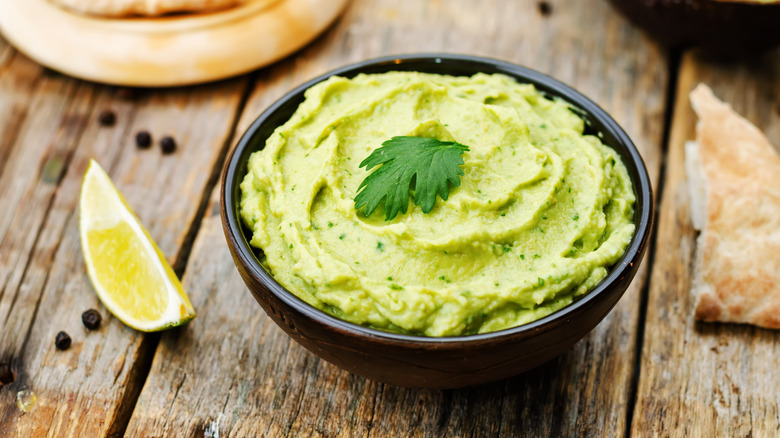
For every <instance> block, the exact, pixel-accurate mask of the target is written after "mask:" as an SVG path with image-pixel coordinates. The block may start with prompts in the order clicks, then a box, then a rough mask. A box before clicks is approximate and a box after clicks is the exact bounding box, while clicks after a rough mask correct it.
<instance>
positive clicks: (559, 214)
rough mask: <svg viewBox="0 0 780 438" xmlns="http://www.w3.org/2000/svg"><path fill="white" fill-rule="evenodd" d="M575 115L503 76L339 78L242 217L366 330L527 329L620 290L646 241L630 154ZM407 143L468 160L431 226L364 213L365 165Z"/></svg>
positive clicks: (279, 268)
mask: <svg viewBox="0 0 780 438" xmlns="http://www.w3.org/2000/svg"><path fill="white" fill-rule="evenodd" d="M583 129H584V122H583V120H582V119H580V118H579V117H577V116H576V115H575V114H574V113H573V112H572V111H571V110H570V109H569V107H568V106H567V104H566V103H565V102H563V101H559V100H550V99H547V98H545V97H544V96H543V95H542V94H540V93H539V92H537V91H536V89H535V88H534V87H533V86H532V85H527V84H519V83H517V82H516V81H515V80H513V79H512V78H510V77H507V76H503V75H498V74H496V75H486V74H477V75H475V76H473V77H470V78H469V77H452V76H441V75H434V74H422V73H411V72H390V73H385V74H376V75H360V76H357V77H355V78H353V79H345V78H342V77H331V78H330V79H328V80H326V81H324V82H321V83H319V84H317V85H315V86H313V87H312V88H310V89H309V90H307V91H306V100H305V101H304V102H303V103H302V104H301V105H300V107H299V108H298V110H297V111H296V112H295V114H294V115H293V116H292V118H291V119H290V120H289V121H288V122H287V123H285V124H284V125H282V126H280V127H279V128H277V129H276V131H274V133H273V134H272V135H271V137H270V138H269V139H268V141H267V142H266V145H265V148H264V149H263V150H261V151H259V152H255V153H254V154H252V156H251V158H250V160H249V169H248V173H247V175H246V177H245V178H244V180H243V182H242V183H241V190H242V197H241V216H242V218H243V220H244V223H245V224H246V225H247V226H248V227H249V228H250V229H251V230H252V231H253V236H252V240H251V244H252V245H253V246H256V247H258V248H261V249H262V250H263V253H264V257H265V258H264V260H263V263H264V264H265V266H266V267H267V268H268V269H269V270H270V272H271V273H272V275H273V276H274V278H276V280H277V281H279V283H281V284H282V285H283V286H284V287H285V288H287V289H288V290H290V291H291V292H292V293H294V294H296V295H297V296H299V297H300V298H301V299H303V300H304V301H306V302H307V303H309V304H311V305H312V306H315V307H317V308H319V309H322V310H324V311H326V312H328V313H330V314H332V315H335V316H336V317H338V318H341V319H344V320H346V321H350V322H353V323H356V324H362V325H365V326H369V327H373V328H377V329H381V330H386V331H391V332H398V333H410V334H418V335H426V336H457V335H466V334H473V333H484V332H490V331H495V330H501V329H505V328H509V327H514V326H517V325H521V324H525V323H528V322H531V321H534V320H536V319H539V318H541V317H544V316H546V315H548V314H550V313H552V312H554V311H556V310H558V309H561V308H562V307H564V306H566V305H568V304H570V303H571V302H572V301H573V300H574V299H575V298H576V297H577V296H579V295H582V294H584V293H586V292H587V291H588V290H589V289H591V288H593V287H594V286H595V285H596V284H597V283H598V282H599V281H600V280H601V279H603V278H604V277H605V276H606V275H607V269H608V267H609V266H610V265H613V264H614V263H616V262H617V260H618V259H619V258H620V257H621V256H622V255H623V252H624V251H625V248H626V247H627V246H628V243H629V241H630V239H631V236H632V235H633V232H634V224H633V221H632V217H633V214H634V211H633V204H634V194H633V191H632V188H631V181H630V180H629V177H628V173H627V171H626V168H625V166H624V165H623V163H622V162H621V160H620V157H619V156H618V155H617V153H616V152H615V151H614V150H612V149H611V148H609V147H607V146H605V145H604V144H603V143H602V142H601V141H600V140H599V139H598V138H597V137H594V136H590V135H583ZM394 136H420V137H429V138H437V139H439V140H443V141H451V140H454V141H457V142H459V143H462V144H465V145H468V146H469V147H470V151H468V152H465V153H464V154H463V156H462V157H463V159H464V161H465V164H464V165H463V166H462V169H463V171H464V172H465V175H464V176H462V177H461V185H460V187H451V188H450V196H449V199H448V200H447V201H442V200H441V199H438V200H437V202H436V205H435V207H434V208H433V211H431V212H430V213H429V214H424V213H423V212H422V211H420V208H419V207H417V206H415V205H414V202H413V201H412V202H410V205H409V212H408V213H406V214H400V215H398V216H397V217H396V218H395V219H393V220H391V221H385V215H384V211H382V208H381V207H380V208H378V209H377V211H375V212H374V213H373V214H372V215H371V216H370V217H366V216H365V215H364V214H363V211H362V210H360V211H356V210H355V203H354V197H355V195H356V193H357V190H358V186H359V185H360V183H361V182H362V181H363V179H365V177H366V176H368V174H369V173H370V172H368V171H366V169H364V168H359V167H358V165H359V164H360V162H361V161H362V160H363V159H364V158H366V157H367V156H368V155H369V154H370V153H371V151H372V150H374V149H376V148H378V147H380V146H381V144H382V142H383V141H385V140H388V139H390V138H391V137H394Z"/></svg>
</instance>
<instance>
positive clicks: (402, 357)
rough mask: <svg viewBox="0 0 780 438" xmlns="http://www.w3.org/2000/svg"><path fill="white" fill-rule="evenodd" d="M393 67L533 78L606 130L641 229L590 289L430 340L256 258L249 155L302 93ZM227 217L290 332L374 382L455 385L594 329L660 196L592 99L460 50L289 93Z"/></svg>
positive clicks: (269, 306)
mask: <svg viewBox="0 0 780 438" xmlns="http://www.w3.org/2000/svg"><path fill="white" fill-rule="evenodd" d="M393 70H405V71H419V72H429V73H439V74H448V75H464V76H470V75H473V74H475V73H478V72H485V73H503V74H505V75H509V76H512V77H514V78H516V79H517V80H518V81H519V82H525V83H532V84H534V85H535V86H536V87H537V88H538V89H539V90H540V91H542V92H544V93H546V94H547V95H549V96H554V97H560V98H562V99H564V100H566V101H568V102H570V103H571V104H573V105H574V106H575V107H577V108H579V109H580V110H581V115H582V117H583V118H584V119H585V120H586V122H587V125H588V126H589V128H588V130H589V132H591V133H601V134H602V139H603V141H604V142H605V143H606V144H607V145H609V146H611V147H612V148H614V149H615V150H616V151H617V152H618V153H619V154H620V156H621V157H622V158H623V161H624V162H625V164H626V167H627V168H628V173H629V175H630V177H631V181H632V183H633V186H634V191H635V193H636V205H635V214H634V221H635V223H636V232H635V235H634V237H633V238H632V240H631V243H630V245H629V247H628V249H627V250H626V253H625V255H624V256H623V258H621V259H620V261H619V262H618V263H617V264H616V265H615V266H614V267H612V270H611V272H610V273H609V275H608V276H607V277H606V278H605V279H604V280H603V281H602V282H601V283H600V284H598V285H597V286H596V287H595V288H594V289H593V290H591V291H590V292H589V293H587V294H585V295H584V296H582V297H581V298H580V299H579V300H577V301H575V302H574V303H572V304H571V305H569V306H568V307H565V308H563V309H561V310H559V311H557V312H555V313H553V314H551V315H549V316H547V317H545V318H542V319H540V320H538V321H534V322H532V323H529V324H526V325H522V326H519V327H514V328H511V329H507V330H502V331H498V332H492V333H485V334H478V335H470V336H460V337H445V338H431V337H424V336H410V335H401V334H395V333H387V332H383V331H379V330H374V329H370V328H366V327H362V326H359V325H355V324H351V323H348V322H345V321H343V320H340V319H338V318H335V317H333V316H331V315H329V314H327V313H325V312H322V311H320V310H318V309H316V308H314V307H312V306H310V305H308V304H306V303H305V302H303V301H302V300H300V299H299V298H298V297H296V296H295V295H293V294H292V293H291V292H289V291H287V290H286V289H285V288H284V287H282V286H281V285H280V284H279V283H278V282H277V281H276V280H274V278H273V277H272V276H271V274H270V273H269V272H268V271H266V270H265V269H264V268H263V267H262V266H261V264H260V263H259V261H258V259H259V255H260V252H259V250H257V249H255V248H253V247H251V246H249V243H248V242H249V240H250V237H251V231H249V230H248V229H246V228H245V227H244V226H243V225H242V223H241V221H240V216H239V213H238V209H239V207H238V205H239V199H240V190H239V184H240V182H241V180H242V179H243V177H244V175H245V174H246V172H247V161H248V159H249V155H250V154H251V153H252V152H254V151H257V150H259V149H262V148H263V146H264V145H265V141H266V139H267V138H268V137H269V136H270V135H271V133H272V132H273V130H274V129H275V128H276V127H277V126H279V125H281V124H283V123H284V122H286V121H287V120H288V119H289V118H290V116H291V115H292V114H293V112H294V111H295V110H296V108H297V107H298V105H299V104H300V103H301V102H302V101H303V93H304V91H305V90H306V89H308V88H309V87H311V86H312V85H314V84H316V83H318V82H321V81H323V80H325V79H326V78H328V77H329V76H332V75H340V76H346V77H352V76H355V75H357V74H358V73H381V72H387V71H393ZM221 191H222V199H221V210H222V223H223V227H224V231H225V236H226V238H227V242H228V245H229V246H230V252H231V254H232V255H233V259H234V260H235V263H236V267H237V268H238V271H239V273H240V274H241V277H242V278H243V279H244V282H246V285H247V286H248V287H249V290H250V291H251V292H252V295H254V297H255V299H256V300H257V302H258V303H260V305H261V306H262V307H263V309H264V310H265V312H266V313H267V314H268V315H269V316H270V317H271V319H273V320H274V322H276V324H278V325H279V327H281V328H282V329H283V330H284V331H285V332H287V334H288V335H290V336H291V337H292V338H293V339H295V340H296V341H297V342H299V343H300V344H301V345H303V346H304V347H306V348H307V349H309V350H310V351H312V352H313V353H314V354H316V355H318V356H320V357H321V358H323V359H325V360H327V361H329V362H332V363H334V364H336V365H338V366H340V367H342V368H344V369H346V370H348V371H351V372H353V373H356V374H360V375H363V376H366V377H368V378H371V379H375V380H379V381H383V382H388V383H392V384H396V385H402V386H413V387H429V388H456V387H463V386H469V385H475V384H479V383H485V382H489V381H493V380H498V379H502V378H506V377H509V376H513V375H516V374H519V373H522V372H524V371H527V370H529V369H531V368H534V367H536V366H538V365H540V364H542V363H544V362H546V361H548V360H550V359H552V358H553V357H555V356H557V355H559V354H561V353H562V352H564V351H566V350H567V349H568V348H569V347H571V346H572V344H574V343H575V342H577V341H578V340H580V339H581V338H582V337H583V336H585V335H586V334H587V333H588V332H590V331H591V330H592V329H593V328H594V327H595V326H596V325H597V324H598V323H599V322H600V321H601V320H602V319H603V318H604V317H605V316H606V315H607V313H608V312H609V311H610V310H611V309H612V307H614V306H615V303H617V301H618V299H619V298H620V297H621V296H622V295H623V293H624V292H625V291H626V288H628V285H629V283H630V282H631V280H632V278H633V277H634V274H636V272H637V270H638V269H639V262H640V261H641V259H642V255H643V254H644V252H645V249H646V247H647V242H648V238H649V236H650V229H651V226H652V220H653V197H652V192H651V188H650V181H649V179H648V176H647V170H646V169H645V166H644V163H643V162H642V158H641V157H640V156H639V153H638V152H637V150H636V147H634V145H633V143H631V140H630V139H629V138H628V136H627V135H626V133H625V132H623V130H622V129H621V128H620V126H618V124H617V123H615V121H614V120H612V118H611V117H610V116H609V115H608V114H607V113H605V112H604V111H603V110H602V109H601V108H599V107H598V106H597V105H596V104H594V103H593V102H591V101H590V100H589V99H588V98H586V97H585V96H583V95H581V94H580V93H578V92H577V91H574V90H573V89H571V88H569V87H568V86H566V85H564V84H562V83H560V82H558V81H556V80H555V79H552V78H550V77H547V76H545V75H542V74H540V73H538V72H535V71H533V70H529V69H527V68H524V67H520V66H517V65H514V64H509V63H506V62H501V61H495V60H492V59H485V58H477V57H473V56H460V55H443V54H442V55H409V56H398V57H386V58H379V59H374V60H369V61H365V62H360V63H358V64H354V65H349V66H346V67H343V68H339V69H337V70H334V71H332V72H330V73H327V74H325V75H322V76H320V77H318V78H315V79H313V80H311V81H309V82H307V83H305V84H303V85H301V86H300V87H298V88H296V89H294V90H293V91H291V92H289V93H287V94H286V95H285V96H284V97H282V98H281V99H279V100H278V101H277V102H276V103H274V104H273V105H271V107H270V108H268V109H267V110H266V111H265V112H263V113H262V114H261V115H260V117H258V118H257V120H255V122H254V123H253V124H252V126H250V127H249V129H248V130H247V132H246V133H245V134H244V135H243V137H241V140H240V141H239V142H238V146H237V147H236V148H235V149H234V150H233V152H232V153H231V154H230V156H229V158H228V160H227V162H226V164H225V169H224V172H223V174H222V190H221Z"/></svg>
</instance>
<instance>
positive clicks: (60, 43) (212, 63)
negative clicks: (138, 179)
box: [0, 0, 348, 87]
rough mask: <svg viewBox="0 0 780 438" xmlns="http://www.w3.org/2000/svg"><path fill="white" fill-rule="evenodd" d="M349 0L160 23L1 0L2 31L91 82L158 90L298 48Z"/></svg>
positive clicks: (288, 2) (240, 69)
mask: <svg viewBox="0 0 780 438" xmlns="http://www.w3.org/2000/svg"><path fill="white" fill-rule="evenodd" d="M347 1H348V0H247V1H246V2H245V3H243V4H241V5H240V6H236V7H233V8H230V9H225V10H222V11H216V12H210V13H201V14H181V15H172V16H164V17H160V18H119V19H117V18H102V17H94V16H86V15H80V14H77V13H74V12H71V11H68V10H67V9H64V8H61V7H59V6H57V5H55V4H53V3H50V2H49V1H48V0H0V31H2V33H3V35H4V36H5V38H6V39H8V40H9V41H10V42H11V43H12V44H13V45H14V46H16V48H17V49H19V51H21V52H23V53H24V54H25V55H27V56H29V57H30V58H32V59H34V60H36V61H38V62H39V63H41V64H43V65H46V66H48V67H51V68H53V69H55V70H58V71H61V72H63V73H67V74H69V75H72V76H76V77H79V78H82V79H87V80H91V81H96V82H104V83H110V84H118V85H127V86H145V87H163V86H176V85H187V84H194V83H199V82H206V81H212V80H216V79H222V78H225V77H229V76H234V75H238V74H241V73H245V72H248V71H250V70H253V69H256V68H258V67H261V66H263V65H266V64H269V63H271V62H273V61H276V60H278V59H280V58H282V57H284V56H285V55H288V54H290V53H292V52H293V51H295V50H297V49H299V48H300V47H302V46H303V45H305V44H306V43H308V42H309V41H311V40H312V39H313V38H314V37H316V36H317V35H318V34H319V33H320V32H322V31H323V30H324V29H325V28H326V27H327V26H328V25H329V24H330V23H332V22H333V20H334V19H336V17H338V15H339V14H340V13H341V12H342V10H343V9H344V6H345V5H346V3H347Z"/></svg>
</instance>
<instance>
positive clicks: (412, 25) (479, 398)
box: [127, 0, 667, 437]
mask: <svg viewBox="0 0 780 438" xmlns="http://www.w3.org/2000/svg"><path fill="white" fill-rule="evenodd" d="M549 4H550V5H551V6H552V14H551V15H549V16H544V15H542V14H541V13H540V11H539V7H538V5H537V2H535V1H509V0H505V1H502V0H492V1H483V2H479V4H478V6H476V3H475V2H469V1H465V0H464V1H446V2H445V1H430V2H411V1H409V2H394V1H389V0H388V1H381V0H372V1H368V0H366V1H359V2H358V1H355V2H353V3H352V4H351V6H350V8H349V9H348V10H347V12H346V15H345V16H344V17H342V19H341V20H340V21H339V23H338V25H337V26H336V27H335V28H334V29H332V31H330V32H329V33H328V34H326V35H325V37H324V38H322V39H320V40H318V41H316V42H315V43H314V44H313V45H311V46H310V47H309V48H307V49H306V50H304V51H303V52H301V53H299V54H298V55H297V56H295V57H294V58H291V59H288V60H286V61H284V62H282V63H280V64H278V65H276V66H274V67H272V68H269V69H267V70H265V71H263V72H262V74H261V76H260V77H259V79H258V81H257V84H256V86H255V89H254V91H253V92H252V94H251V95H250V98H249V101H248V103H247V106H246V110H245V111H244V114H243V116H242V118H241V121H240V123H239V128H238V131H239V132H240V131H242V130H243V129H245V128H246V127H247V126H248V124H249V123H250V122H251V121H252V120H253V119H254V117H255V116H256V115H257V114H259V113H260V111H262V110H263V109H264V108H265V107H266V106H267V105H268V104H269V103H270V102H272V101H273V100H274V99H275V98H277V97H279V96H280V95H281V94H283V93H284V92H285V91H287V90H289V89H291V88H292V87H294V86H295V85H297V84H299V83H301V82H303V81H304V80H306V79H309V78H311V77H313V76H316V75H318V74H320V73H323V72H325V71H327V70H328V69H330V68H334V67H337V66H341V65H343V64H346V63H349V62H353V61H358V60H362V59H366V58H369V57H374V56H380V55H387V54H392V53H406V52H422V51H443V52H462V53H470V54H479V55H485V56H492V57H496V58H501V59H505V60H509V61H513V62H517V63H519V64H524V65H528V66H530V67H533V68H536V69H539V70H541V71H544V72H547V73H550V74H552V75H553V76H555V77H557V78H559V79H561V80H563V81H565V82H568V83H570V84H571V85H573V86H575V87H577V88H578V89H580V90H582V91H583V92H584V93H585V94H586V95H589V96H590V97H592V98H593V99H594V100H595V101H596V102H598V103H599V104H600V105H602V106H604V107H605V109H606V110H607V111H609V112H610V113H611V114H613V115H614V116H615V117H616V119H617V120H618V122H620V123H621V124H622V125H623V126H624V127H625V128H626V130H627V131H628V132H629V134H630V135H631V136H632V138H634V139H635V141H636V142H637V145H638V147H639V148H640V150H641V151H642V153H643V156H644V157H645V160H646V162H647V165H648V168H649V169H650V173H651V175H652V177H653V179H654V182H655V181H656V180H657V175H658V169H659V165H660V157H661V154H660V151H661V137H662V123H663V112H664V96H665V86H666V82H667V77H666V71H665V65H666V60H665V57H664V56H663V54H662V53H660V52H659V51H658V50H657V48H655V47H654V46H653V45H652V44H650V43H648V41H646V40H644V39H643V38H642V37H641V36H640V35H639V34H638V33H637V32H636V31H635V30H633V29H632V28H631V27H630V25H628V24H627V23H626V22H625V21H624V20H622V19H621V18H619V17H617V16H616V15H615V14H614V13H613V12H612V11H611V10H610V9H608V7H607V6H606V5H605V3H604V2H598V1H591V2H585V1H581V0H568V1H565V0H559V1H550V2H549ZM593 23H600V24H599V28H600V29H603V32H602V31H600V32H593V31H592V30H593ZM217 196H218V194H217V193H216V192H215V193H214V194H213V195H212V200H211V206H212V207H211V208H209V210H208V214H207V217H206V218H205V219H204V221H203V225H202V227H201V229H200V231H199V234H198V237H197V239H196V242H195V245H194V248H193V253H192V256H191V259H190V265H189V267H188V269H187V274H186V275H185V279H184V281H185V285H187V287H188V288H190V293H191V297H192V299H193V302H194V304H195V305H196V307H197V308H198V310H199V312H200V316H199V317H198V318H197V319H196V320H195V321H193V322H192V323H191V324H190V325H189V326H187V327H185V328H183V329H181V330H179V331H177V332H171V333H165V334H164V335H163V337H162V341H161V342H160V344H159V346H158V350H157V352H156V354H155V357H154V360H153V363H152V367H151V371H150V374H149V377H148V379H147V381H146V383H145V385H144V388H143V390H142V391H141V395H140V397H139V400H138V404H137V406H136V408H135V410H134V412H133V416H132V418H131V420H130V423H129V425H128V429H127V435H128V436H138V437H146V436H170V435H177V436H178V435H182V436H201V435H202V434H203V433H204V432H205V431H210V432H211V431H213V430H214V428H215V427H216V428H218V430H219V431H220V433H221V434H225V435H229V436H246V435H258V436H380V437H384V436H517V435H518V434H521V433H522V434H527V435H531V436H571V435H603V434H607V435H611V436H620V435H623V434H624V433H625V431H626V428H627V421H626V420H627V418H628V417H629V411H628V401H627V400H628V398H629V395H630V389H629V388H630V387H631V379H632V375H633V371H634V368H633V365H634V359H635V354H636V342H637V324H638V320H639V303H640V293H641V288H642V286H643V283H644V281H643V279H644V277H645V274H644V271H643V273H642V274H640V275H639V276H638V278H637V279H636V280H635V281H634V284H633V285H632V287H631V289H630V290H629V291H628V292H627V293H626V296H625V297H624V299H623V300H622V301H621V302H620V303H619V304H618V306H617V307H616V309H615V310H614V311H613V312H612V313H611V314H610V315H609V316H608V318H607V319H606V320H605V321H604V322H603V323H602V324H601V325H599V326H598V328H597V329H596V330H594V332H593V333H591V335H590V336H588V337H587V338H586V339H584V340H583V341H582V342H580V343H578V344H577V345H576V346H575V347H574V348H573V349H572V350H571V351H570V352H569V353H568V354H566V355H564V356H562V357H560V358H558V359H556V360H554V361H551V362H550V363H548V364H546V365H544V366H543V367H540V368H539V369H537V370H534V371H532V372H530V373H527V374H525V375H523V376H519V377H517V378H514V379H509V380H506V381H503V382H497V383H494V384H489V385H484V386H479V387H475V388H467V389H463V390H452V391H431V390H417V389H408V388H400V387H394V386H390V385H383V384H378V383H376V382H372V381H369V380H366V379H364V378H362V377H359V376H355V375H352V374H349V373H347V372H344V371H341V370H340V369H338V368H336V367H334V366H332V365H330V364H328V363H326V362H324V361H321V360H319V359H318V358H316V357H315V356H313V355H312V354H310V353H308V352H307V351H305V350H304V349H303V348H301V347H300V346H298V345H296V344H295V343H293V342H292V341H290V340H289V339H288V338H287V337H286V336H285V335H284V334H283V333H282V332H281V330H279V329H278V328H277V327H275V326H274V325H273V323H272V322H271V321H270V320H269V319H268V318H267V317H266V316H265V315H264V314H263V313H262V311H261V309H260V307H259V306H258V305H257V304H256V303H254V301H253V299H252V297H251V295H250V294H249V293H248V291H246V288H245V287H244V286H243V284H242V282H241V280H240V278H239V277H238V274H237V272H236V271H235V268H234V267H233V265H232V261H231V259H230V256H229V254H228V251H227V248H226V246H225V244H224V242H223V236H222V231H221V225H220V221H219V213H218V209H217V208H216V205H217Z"/></svg>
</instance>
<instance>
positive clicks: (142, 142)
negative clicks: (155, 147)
mask: <svg viewBox="0 0 780 438" xmlns="http://www.w3.org/2000/svg"><path fill="white" fill-rule="evenodd" d="M135 145H136V146H138V147H139V148H141V149H146V148H148V147H149V146H151V145H152V135H151V134H149V132H148V131H138V132H137V133H136V134H135Z"/></svg>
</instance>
